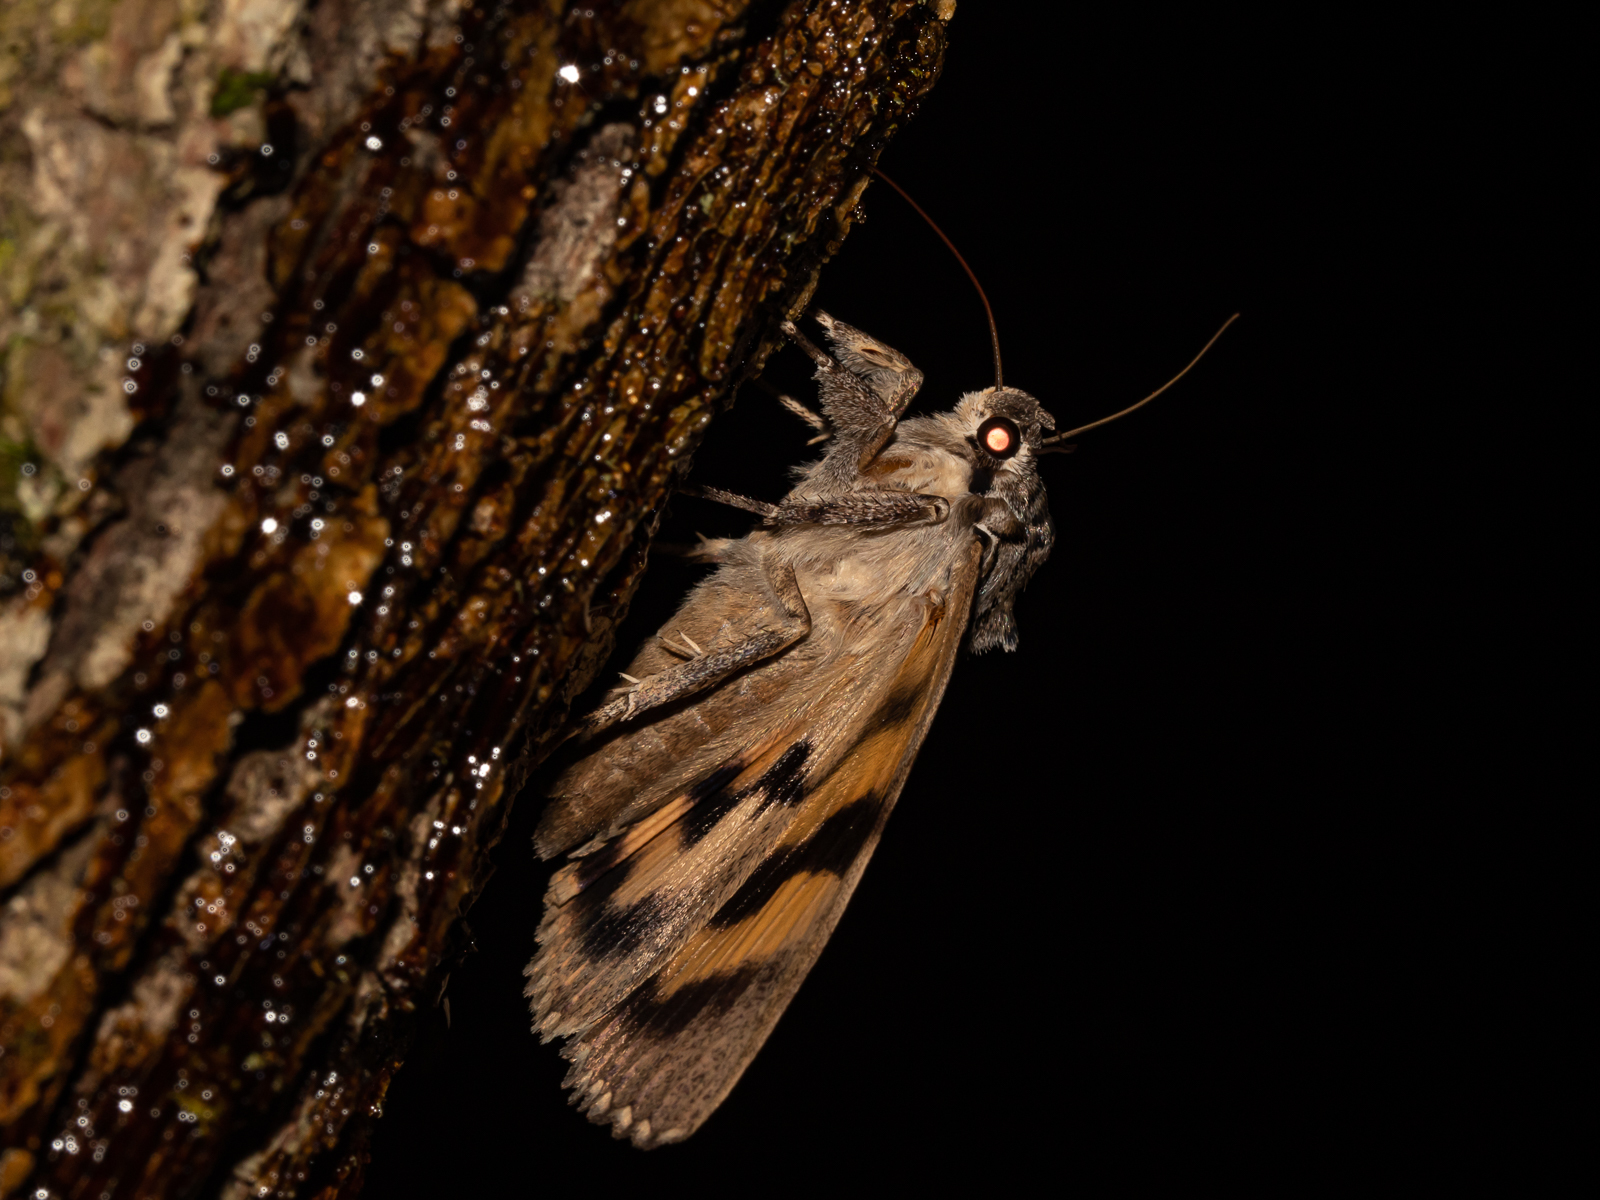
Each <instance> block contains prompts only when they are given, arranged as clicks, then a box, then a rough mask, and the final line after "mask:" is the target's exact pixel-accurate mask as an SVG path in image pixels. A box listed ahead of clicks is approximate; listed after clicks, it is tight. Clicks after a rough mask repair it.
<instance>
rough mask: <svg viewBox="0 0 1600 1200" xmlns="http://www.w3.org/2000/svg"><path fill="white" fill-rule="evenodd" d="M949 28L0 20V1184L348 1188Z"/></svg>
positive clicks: (524, 19)
mask: <svg viewBox="0 0 1600 1200" xmlns="http://www.w3.org/2000/svg"><path fill="white" fill-rule="evenodd" d="M953 7H954V6H953V4H950V3H948V0H945V2H943V3H940V4H939V5H937V6H934V7H929V6H926V5H922V4H917V3H911V2H909V0H835V2H830V0H795V2H794V3H791V4H789V5H787V6H786V7H785V6H779V5H776V4H766V5H760V4H757V5H746V4H745V3H742V2H741V0H633V2H628V3H620V4H619V3H606V2H603V0H595V2H591V3H586V4H585V5H584V6H583V7H581V8H571V9H566V10H563V9H562V7H561V6H560V5H556V4H538V3H533V2H529V0H519V2H516V3H506V4H503V5H501V6H499V7H493V6H487V5H486V6H484V7H481V8H467V7H462V6H459V5H457V4H456V3H454V2H452V0H323V2H322V3H319V4H316V5H314V6H308V5H306V4H304V3H303V2H302V0H260V2H259V3H255V4H245V3H241V2H239V0H214V2H213V3H212V4H211V5H210V6H209V8H207V7H205V6H203V5H197V4H192V3H191V4H185V3H183V2H182V0H117V2H116V3H114V4H110V5H106V4H99V5H95V4H91V3H89V2H88V0H83V2H82V3H79V4H77V5H72V4H67V5H63V4H60V3H56V4H54V5H46V4H44V3H42V2H39V3H33V4H29V3H18V4H15V5H13V6H11V7H10V8H9V9H8V12H7V15H6V16H5V17H4V18H3V19H4V21H5V29H4V34H5V46H4V49H5V53H6V54H7V57H6V58H5V60H4V65H3V67H0V71H3V72H4V73H3V74H0V202H3V204H4V208H3V209H0V221H3V222H4V227H3V229H0V263H3V265H4V269H5V272H6V275H5V292H4V295H3V297H0V337H3V343H4V346H5V347H6V349H5V358H4V372H5V375H4V403H5V408H4V412H3V414H0V471H3V472H5V474H4V477H3V478H0V485H3V487H0V490H3V494H4V499H3V500H0V556H3V557H0V588H3V589H4V592H3V594H4V598H3V599H0V750H3V760H0V886H3V887H4V888H5V895H6V907H5V910H4V913H3V917H0V920H3V925H0V1051H3V1053H0V1128H3V1129H4V1142H5V1145H6V1147H8V1148H7V1149H6V1150H5V1152H4V1156H3V1158H0V1194H3V1195H19V1194H27V1195H33V1194H35V1192H36V1191H37V1190H38V1189H45V1191H46V1192H47V1193H48V1194H50V1195H62V1196H72V1197H78V1196H83V1197H98V1196H101V1195H106V1194H109V1195H112V1196H118V1197H121V1196H169V1195H171V1196H179V1195H191V1194H197V1193H206V1194H210V1193H213V1192H220V1193H221V1194H223V1195H226V1196H240V1197H242V1196H245V1195H250V1196H262V1195H285V1196H287V1195H321V1196H336V1195H352V1194H354V1193H355V1192H357V1191H358V1190H359V1188H360V1182H361V1174H362V1172H361V1164H362V1162H363V1155H364V1147H365V1145H366V1141H367V1137H368V1133H369V1130H370V1123H371V1121H372V1120H373V1119H374V1118H375V1117H376V1116H377V1115H378V1114H379V1113H380V1111H381V1106H382V1101H383V1096H384V1092H385V1090H386V1088H387V1086H388V1084H389V1081H390V1079H391V1078H392V1076H393V1073H394V1072H395V1071H396V1070H398V1069H399V1067H400V1064H401V1061H402V1059H403V1057H404V1054H405V1051H406V1048H407V1045H408V1043H409V1040H410V1038H411V1036H412V1032H413V1029H414V1025H415V1019H416V1016H415V1015H416V1013H417V1012H418V1010H419V1008H422V1007H425V1006H428V1005H431V1004H434V1003H436V1002H437V999H438V997H439V995H440V992H441V989H442V987H443V984H444V981H445V979H446V976H447V974H448V971H449V968H450V966H451V964H452V962H453V961H454V960H455V954H456V941H455V936H456V935H455V933H454V931H455V930H456V928H457V926H458V923H459V922H458V918H459V917H460V915H461V914H462V912H463V911H464V910H465V908H466V907H467V906H468V905H469V904H470V902H471V900H472V899H473V897H474V896H475V895H476V893H477V892H478V890H479V889H480V888H481V887H482V884H483V882H484V880H485V878H486V873H487V869H488V850H489V848H490V847H491V846H492V845H493V844H494V841H495V840H496V838H497V837H498V836H499V833H500V831H501V829H502V828H503V825H504V822H505V818H506V813H507V810H508V808H509V806H510V804H511V802H512V800H513V799H514V798H515V796H516V795H517V793H518V791H519V790H520V789H521V788H522V786H523V784H524V782H525V781H526V779H527V777H528V775H529V772H530V771H531V770H532V769H533V768H534V767H535V766H536V765H537V764H538V762H539V761H540V759H541V758H542V756H543V755H544V753H545V752H546V751H547V750H548V749H549V748H550V747H551V745H552V744H553V742H554V740H555V738H556V737H557V736H558V734H559V730H560V727H561V725H562V723H563V721H564V719H565V717H566V713H567V707H568V704H569V703H570V701H571V698H572V697H573V696H574V695H576V694H577V693H578V692H579V691H581V690H582V689H583V687H584V686H585V685H586V684H587V683H588V682H589V681H590V679H591V678H592V676H593V674H594V672H595V670H596V669H597V668H598V666H599V664H600V663H601V662H603V661H604V659H605V657H606V655H607V653H608V652H609V649H610V644H611V633H612V630H613V628H614V627H615V625H616V623H617V622H618V621H619V620H620V619H621V617H622V615H623V613H624V611H625V609H626V607H627V604H628V601H629V599H630V597H631V595H632V593H633V590H634V587H635V585H636V583H637V582H638V580H639V577H640V575H641V573H642V571H643V570H644V567H645V560H646V551H647V548H648V544H649V538H650V534H651V532H652V530H653V522H654V516H655V514H656V513H658V512H659V510H660V508H661V505H662V503H663V500H664V499H665V496H666V494H667V491H668V489H669V488H670V487H671V486H672V484H673V483H674V481H675V480H676V479H677V478H678V475H679V473H680V472H681V470H682V468H683V465H684V463H685V462H686V461H687V459H688V457H689V456H690V455H691V454H692V452H693V451H694V449H695V447H696V445H697V444H698V441H699V438H700V436H701V433H702V431H703V430H704V429H705V427H706V424H707V422H709V421H710V419H711V417H712V416H713V414H714V413H715V412H716V411H717V410H718V408H719V406H722V405H724V404H726V403H727V402H728V401H729V400H730V398H731V392H732V389H733V388H734V387H735V386H736V385H737V383H738V381H739V380H740V379H742V378H746V377H748V376H749V375H751V374H753V373H754V372H756V371H757V370H759V369H760V366H761V363H762V361H763V360H764V358H765V356H766V354H767V353H769V352H770V350H771V349H772V348H773V347H774V345H775V337H776V332H775V331H776V324H777V321H778V320H779V319H780V318H781V317H782V316H783V315H786V314H791V313H797V312H798V311H799V310H800V309H801V308H802V307H803V306H804V304H805V302H806V299H807V297H808V296H809V295H810V293H811V290H812V288H813V287H814V285H815V282H816V279H817V273H818V270H819V268H820V266H821V264H822V263H823V262H825V261H826V260H827V259H828V257H829V256H831V255H832V254H833V253H834V252H835V251H836V250H837V249H838V246H839V243H840V240H841V239H842V238H843V237H844V236H845V234H846V233H847V232H848V230H849V228H850V224H851V220H852V214H853V212H854V209H855V206H856V203H857V201H858V199H859V197H860V195H861V191H862V189H863V187H864V186H865V184H866V181H867V177H868V172H869V170H870V168H871V166H872V164H873V163H874V162H875V161H876V159H877V156H878V155H879V153H880V152H881V150H882V148H883V146H884V145H885V143H886V141H887V139H889V138H890V137H891V136H892V135H893V133H894V132H895V130H896V128H897V127H898V126H899V125H900V124H901V123H902V122H903V121H905V120H906V119H907V118H908V117H909V116H910V115H911V113H912V112H913V111H914V109H915V107H916V105H917V102H918V100H919V99H920V97H921V96H923V95H924V94H925V93H926V91H927V90H928V89H929V88H930V87H931V86H932V85H933V83H934V81H935V79H936V78H937V76H938V73H939V67H940V61H941V56H942V53H943V47H944V37H945V33H944V23H945V21H946V20H948V19H949V16H950V14H951V12H952V11H953ZM530 802H536V800H530Z"/></svg>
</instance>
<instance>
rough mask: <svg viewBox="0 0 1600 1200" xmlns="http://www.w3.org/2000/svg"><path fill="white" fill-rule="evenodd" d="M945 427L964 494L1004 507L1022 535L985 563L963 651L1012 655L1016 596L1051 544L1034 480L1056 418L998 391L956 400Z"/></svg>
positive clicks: (1025, 398)
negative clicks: (954, 441)
mask: <svg viewBox="0 0 1600 1200" xmlns="http://www.w3.org/2000/svg"><path fill="white" fill-rule="evenodd" d="M950 424H951V430H950V431H951V432H952V433H955V434H956V435H957V436H959V437H960V439H961V442H962V445H963V447H964V450H965V453H964V457H966V458H967V459H968V461H970V462H971V463H972V481H971V483H970V484H968V487H967V490H968V491H970V492H972V493H973V494H974V495H978V496H985V497H990V498H993V499H996V500H1001V501H1004V503H1005V505H1006V507H1008V508H1009V509H1010V510H1011V512H1012V515H1013V516H1014V517H1015V518H1016V522H1017V525H1018V527H1019V528H1018V529H1017V530H1016V531H1013V532H1011V533H1010V534H1008V535H1007V536H1004V537H1002V538H1000V540H999V541H998V542H997V544H996V545H995V546H994V547H993V553H992V554H986V555H985V563H986V567H987V569H986V571H985V574H984V577H983V582H982V583H981V584H980V585H979V587H978V595H977V598H976V602H975V603H974V605H973V612H972V625H971V629H970V632H969V634H968V637H967V644H968V646H969V647H970V648H971V649H972V650H973V651H975V652H982V651H984V650H988V649H991V648H992V647H995V646H1000V647H1002V648H1003V649H1006V650H1015V649H1016V647H1017V624H1016V619H1015V617H1014V616H1013V615H1012V609H1013V607H1014V605H1015V603H1016V596H1017V593H1018V592H1019V591H1021V590H1022V587H1023V585H1024V584H1026V583H1027V582H1028V578H1029V577H1030V576H1031V575H1032V574H1033V573H1034V571H1035V570H1037V569H1038V567H1039V564H1040V563H1042V562H1044V560H1045V559H1046V558H1047V557H1049V554H1050V547H1051V546H1052V545H1054V544H1055V527H1054V526H1053V525H1052V524H1051V523H1050V507H1049V504H1048V503H1047V501H1046V498H1045V491H1044V481H1043V480H1042V479H1040V478H1039V457H1040V455H1041V454H1043V453H1044V452H1045V446H1044V439H1045V438H1046V437H1048V436H1049V435H1050V434H1051V433H1053V432H1055V427H1056V422H1055V418H1054V417H1052V416H1051V415H1050V414H1049V413H1048V412H1046V411H1045V410H1044V409H1043V408H1041V407H1040V405H1039V402H1038V401H1037V400H1035V399H1034V398H1033V397H1032V396H1030V395H1028V393H1027V392H1019V391H1017V390H1016V389H1015V388H1006V387H1000V388H985V389H984V390H983V391H981V392H968V393H967V394H966V395H965V396H963V397H961V400H960V402H959V403H958V404H957V405H956V407H955V411H954V412H953V413H951V414H950Z"/></svg>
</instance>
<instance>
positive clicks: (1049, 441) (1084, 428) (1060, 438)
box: [1040, 313, 1239, 446]
mask: <svg viewBox="0 0 1600 1200" xmlns="http://www.w3.org/2000/svg"><path fill="white" fill-rule="evenodd" d="M1238 319H1239V314H1238V313H1234V314H1233V316H1231V317H1229V318H1228V319H1227V320H1226V321H1224V322H1223V323H1222V328H1221V329H1219V330H1217V331H1216V332H1215V333H1213V334H1212V335H1211V340H1210V341H1209V342H1207V343H1206V344H1205V345H1204V346H1201V347H1200V353H1199V354H1196V355H1195V356H1194V357H1193V358H1192V359H1190V360H1189V365H1188V366H1187V367H1185V368H1184V369H1183V370H1181V371H1179V372H1178V373H1177V374H1176V375H1174V376H1173V377H1172V378H1171V379H1169V380H1167V381H1166V382H1165V383H1163V384H1162V385H1161V386H1160V387H1158V388H1157V389H1156V390H1155V391H1153V392H1151V393H1150V394H1149V395H1148V396H1146V397H1145V398H1144V399H1143V400H1141V401H1139V403H1137V404H1130V405H1129V406H1128V407H1127V408H1125V409H1123V410H1122V411H1121V412H1117V413H1112V414H1111V415H1110V416H1109V417H1101V418H1100V419H1099V420H1098V421H1090V422H1089V423H1088V424H1087V425H1079V426H1078V427H1077V428H1076V429H1069V430H1067V431H1066V432H1065V433H1058V434H1056V435H1054V436H1053V437H1047V438H1045V439H1044V440H1043V441H1042V442H1041V443H1040V445H1043V446H1052V445H1054V444H1055V443H1056V442H1064V441H1066V440H1067V439H1068V438H1070V437H1077V436H1078V435H1079V434H1080V433H1087V432H1088V431H1089V430H1091V429H1094V428H1096V427H1098V426H1101V425H1104V424H1106V423H1107V422H1108V421H1115V420H1116V419H1117V418H1118V417H1125V416H1127V415H1128V414H1129V413H1131V412H1133V411H1134V410H1135V409H1138V408H1143V407H1144V406H1145V405H1146V404H1149V403H1150V401H1152V400H1154V399H1155V398H1156V397H1157V396H1159V395H1161V393H1162V392H1164V391H1166V390H1167V389H1168V388H1169V387H1171V386H1172V385H1173V384H1175V383H1177V382H1178V380H1180V379H1182V378H1183V377H1184V376H1185V375H1187V374H1188V373H1189V372H1190V371H1191V370H1192V369H1193V368H1194V365H1195V363H1197V362H1199V361H1200V360H1201V359H1202V358H1204V357H1205V356H1206V351H1207V350H1209V349H1211V347H1212V346H1214V345H1215V344H1216V341H1217V339H1218V338H1219V337H1221V336H1222V335H1223V334H1224V333H1226V332H1227V331H1228V326H1229V325H1232V324H1233V323H1234V322H1235V321H1237V320H1238Z"/></svg>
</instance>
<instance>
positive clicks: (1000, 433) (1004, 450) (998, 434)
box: [978, 417, 1022, 458]
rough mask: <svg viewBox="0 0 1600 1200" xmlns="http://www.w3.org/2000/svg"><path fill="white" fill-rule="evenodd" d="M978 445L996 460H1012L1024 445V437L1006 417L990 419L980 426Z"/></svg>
mask: <svg viewBox="0 0 1600 1200" xmlns="http://www.w3.org/2000/svg"><path fill="white" fill-rule="evenodd" d="M978 444H979V445H980V446H982V447H983V448H984V449H985V450H987V451H988V452H989V453H990V454H992V455H994V456H995V457H996V458H1010V457H1011V456H1012V455H1013V454H1015V453H1016V452H1017V448H1018V447H1019V446H1021V445H1022V435H1021V434H1020V433H1019V432H1018V431H1017V427H1016V426H1015V425H1013V424H1012V423H1011V422H1010V421H1008V420H1006V419H1005V418H1004V417H990V418H989V419H988V420H987V421H985V422H984V423H983V424H982V425H980V426H978Z"/></svg>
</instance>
